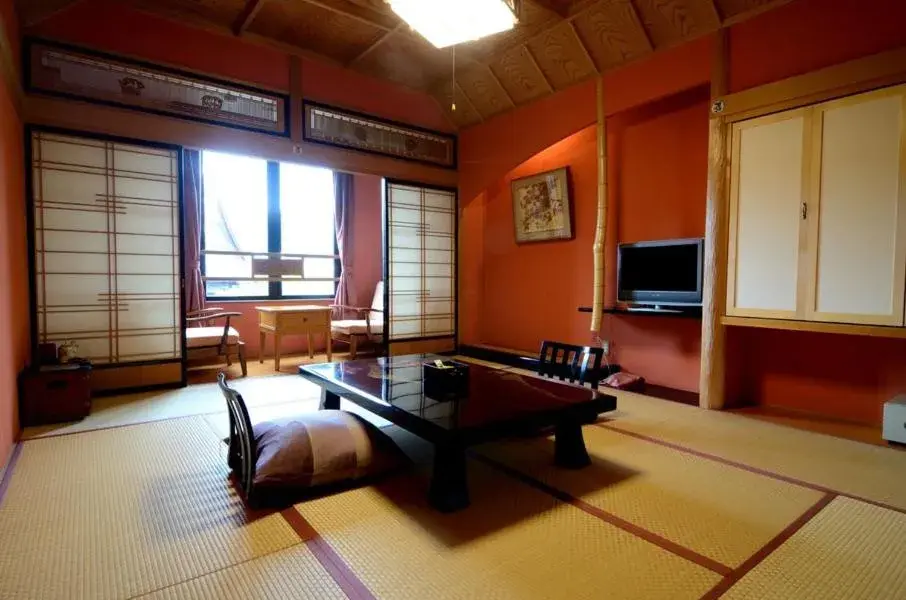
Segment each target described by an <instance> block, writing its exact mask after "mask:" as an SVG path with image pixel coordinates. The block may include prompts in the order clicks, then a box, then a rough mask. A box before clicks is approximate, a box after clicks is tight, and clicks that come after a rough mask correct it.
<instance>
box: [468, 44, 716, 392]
mask: <svg viewBox="0 0 906 600" xmlns="http://www.w3.org/2000/svg"><path fill="white" fill-rule="evenodd" d="M710 48H711V40H710V38H703V39H701V40H698V41H696V42H693V43H691V44H687V45H684V46H682V47H679V48H676V49H674V50H673V51H670V52H667V53H664V54H660V55H658V56H656V57H654V58H652V59H649V60H646V61H642V62H639V63H636V64H634V65H631V66H628V67H626V68H624V69H620V70H618V71H614V72H612V73H608V74H607V75H606V76H605V79H604V93H605V104H604V108H605V113H607V114H608V115H609V116H608V119H607V122H608V157H609V158H608V160H609V163H608V167H609V168H608V181H609V186H608V191H609V199H608V200H609V201H608V204H609V207H610V211H609V216H608V219H609V231H610V235H609V239H608V256H609V257H610V259H609V260H608V261H607V263H608V264H609V265H612V264H613V257H614V256H615V253H616V250H615V249H616V243H617V242H618V241H638V240H643V239H659V238H669V237H681V236H689V237H692V236H701V235H703V232H704V200H705V195H704V190H705V184H706V175H707V132H708V113H707V91H704V92H703V91H702V89H701V87H700V86H701V84H702V83H704V82H707V79H708V76H709V73H710V71H709V62H708V61H709V56H710ZM696 86H698V88H697V89H696ZM689 89H692V90H693V91H692V92H688V91H687V92H684V93H679V94H678V92H682V91H683V90H689ZM595 119H596V111H595V87H594V82H590V83H588V84H583V85H581V86H577V87H575V88H571V89H570V90H567V91H566V92H561V93H560V94H557V95H555V96H552V97H550V98H547V99H545V100H542V101H540V102H538V103H535V104H532V105H528V106H526V107H523V108H520V109H517V110H516V111H513V112H512V113H511V114H508V115H504V116H503V117H497V118H495V119H492V120H491V121H489V122H487V123H483V124H481V125H478V126H476V127H473V128H470V129H467V130H466V131H464V132H462V133H461V135H460V140H461V151H460V202H461V204H462V210H461V218H460V339H461V341H462V342H463V343H483V344H490V345H494V346H501V347H507V348H515V349H520V350H526V351H537V349H538V347H539V346H540V343H541V341H542V340H544V339H557V340H561V341H567V342H573V343H580V344H585V343H588V342H589V341H590V340H591V333H590V332H589V329H588V326H589V315H588V314H584V313H579V312H578V311H577V309H578V307H579V306H583V305H586V306H587V305H589V304H590V303H591V296H592V254H591V247H592V243H593V240H594V229H595V214H596V203H597V163H596V135H595V127H594V125H593V124H594V122H595ZM533 153H534V155H533ZM561 166H568V167H569V168H570V173H571V177H572V181H571V183H572V185H571V195H572V204H573V213H574V224H573V227H574V230H575V232H576V237H575V239H574V240H571V241H566V242H546V243H539V244H523V245H518V246H517V245H516V244H515V242H514V232H513V224H512V202H511V196H510V182H511V181H512V179H514V178H517V177H524V176H527V175H531V174H534V173H537V172H539V171H545V170H549V169H554V168H558V167H561ZM653 169H654V173H655V174H654V175H652V170H653ZM624 238H625V239H624ZM608 281H615V274H614V272H613V270H612V269H610V270H609V271H608ZM612 290H613V285H609V286H608V291H610V292H611V293H612ZM664 321H668V322H666V323H665V322H664ZM601 335H602V336H604V337H605V338H607V339H609V340H611V341H612V342H613V343H614V350H613V355H612V359H614V360H616V361H619V362H620V363H621V364H623V366H624V368H627V369H630V370H633V371H635V372H638V373H640V374H642V375H643V376H645V377H647V378H648V379H649V380H650V381H652V382H654V383H659V384H662V385H670V386H673V387H679V388H683V389H690V390H695V389H697V385H698V363H699V342H700V337H701V332H700V326H699V324H698V322H697V321H694V320H691V321H686V320H665V319H650V318H645V317H631V318H626V317H609V318H607V319H605V321H604V325H603V327H602V329H601Z"/></svg>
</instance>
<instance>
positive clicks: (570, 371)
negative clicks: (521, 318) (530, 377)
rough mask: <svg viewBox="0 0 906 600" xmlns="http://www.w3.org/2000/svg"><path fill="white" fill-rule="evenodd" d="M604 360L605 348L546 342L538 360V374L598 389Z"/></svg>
mask: <svg viewBox="0 0 906 600" xmlns="http://www.w3.org/2000/svg"><path fill="white" fill-rule="evenodd" d="M603 360H604V349H603V348H592V347H591V346H573V345H572V344H563V343H561V342H550V341H544V342H543V343H542V344H541V355H540V356H539V358H538V374H539V375H542V376H544V377H550V378H554V377H558V378H559V379H560V380H561V381H569V382H570V383H578V384H579V385H588V386H590V387H591V388H592V389H596V388H597V387H598V383H599V382H600V381H601V379H602V375H603V372H602V371H601V362H602V361H603Z"/></svg>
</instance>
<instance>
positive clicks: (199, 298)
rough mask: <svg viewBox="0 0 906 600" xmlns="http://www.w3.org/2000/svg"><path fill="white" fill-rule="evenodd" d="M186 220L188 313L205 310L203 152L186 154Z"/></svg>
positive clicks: (184, 218) (184, 190)
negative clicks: (202, 249)
mask: <svg viewBox="0 0 906 600" xmlns="http://www.w3.org/2000/svg"><path fill="white" fill-rule="evenodd" d="M182 181H183V192H182V198H183V210H184V213H183V220H184V223H183V224H184V226H185V254H184V255H183V261H184V263H185V276H186V290H185V300H184V301H185V303H186V312H192V311H197V310H202V309H203V308H204V281H203V280H202V278H201V227H202V212H201V201H202V185H201V152H199V151H198V150H183V178H182Z"/></svg>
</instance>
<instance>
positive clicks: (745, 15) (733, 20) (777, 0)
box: [723, 0, 793, 27]
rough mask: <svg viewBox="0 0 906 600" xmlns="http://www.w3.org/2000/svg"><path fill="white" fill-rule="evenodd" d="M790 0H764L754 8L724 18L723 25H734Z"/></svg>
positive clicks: (790, 0)
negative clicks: (770, 0) (766, 0)
mask: <svg viewBox="0 0 906 600" xmlns="http://www.w3.org/2000/svg"><path fill="white" fill-rule="evenodd" d="M792 1H793V0H774V1H773V2H766V3H764V4H761V5H759V6H757V7H755V8H752V9H749V10H745V11H743V12H741V13H739V14H738V15H733V16H732V17H729V18H727V19H724V21H723V26H724V27H729V26H730V25H735V24H737V23H740V22H742V21H745V20H747V19H751V18H752V17H754V16H756V15H760V14H761V13H763V12H767V11H769V10H773V9H775V8H777V7H778V6H783V5H784V4H789V3H790V2H792Z"/></svg>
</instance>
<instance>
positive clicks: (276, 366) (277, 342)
mask: <svg viewBox="0 0 906 600" xmlns="http://www.w3.org/2000/svg"><path fill="white" fill-rule="evenodd" d="M279 370H280V334H279V333H275V334H274V371H279Z"/></svg>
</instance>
